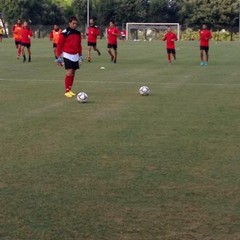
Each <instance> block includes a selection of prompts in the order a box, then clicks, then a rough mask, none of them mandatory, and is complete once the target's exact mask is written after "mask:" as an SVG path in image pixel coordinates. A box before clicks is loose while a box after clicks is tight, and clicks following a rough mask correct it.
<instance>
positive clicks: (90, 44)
mask: <svg viewBox="0 0 240 240" xmlns="http://www.w3.org/2000/svg"><path fill="white" fill-rule="evenodd" d="M87 45H88V46H89V47H96V46H97V43H94V42H88V43H87Z"/></svg>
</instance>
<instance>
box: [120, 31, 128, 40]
mask: <svg viewBox="0 0 240 240" xmlns="http://www.w3.org/2000/svg"><path fill="white" fill-rule="evenodd" d="M126 34H127V33H126V29H124V28H123V29H122V31H121V37H122V40H123V42H125V41H126Z"/></svg>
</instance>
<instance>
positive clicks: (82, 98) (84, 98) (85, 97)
mask: <svg viewBox="0 0 240 240" xmlns="http://www.w3.org/2000/svg"><path fill="white" fill-rule="evenodd" d="M77 100H78V102H81V103H85V102H87V101H88V95H87V94H86V93H85V92H80V93H78V95H77Z"/></svg>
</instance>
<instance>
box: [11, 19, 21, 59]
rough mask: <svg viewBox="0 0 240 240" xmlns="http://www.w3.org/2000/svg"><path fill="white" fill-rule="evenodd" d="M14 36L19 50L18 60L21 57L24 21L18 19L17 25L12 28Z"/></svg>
mask: <svg viewBox="0 0 240 240" xmlns="http://www.w3.org/2000/svg"><path fill="white" fill-rule="evenodd" d="M12 34H13V38H14V41H15V46H16V49H17V59H19V57H20V55H21V40H22V21H21V20H20V19H18V20H17V23H16V24H15V25H14V26H13V27H12Z"/></svg>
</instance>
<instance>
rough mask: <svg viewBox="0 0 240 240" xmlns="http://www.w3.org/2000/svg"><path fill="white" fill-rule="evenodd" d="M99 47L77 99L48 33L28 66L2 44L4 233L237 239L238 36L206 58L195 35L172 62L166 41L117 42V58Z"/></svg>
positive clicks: (79, 79) (129, 239)
mask: <svg viewBox="0 0 240 240" xmlns="http://www.w3.org/2000/svg"><path fill="white" fill-rule="evenodd" d="M83 45H84V51H85V50H86V43H85V42H84V44H83ZM99 47H100V49H101V51H102V56H101V57H98V56H97V55H96V54H94V55H93V62H92V63H91V64H90V63H87V62H85V63H84V64H83V65H82V68H81V69H80V70H79V71H78V72H77V76H76V81H75V84H74V89H73V90H74V91H75V92H80V91H86V92H87V93H88V95H89V102H88V103H86V104H79V103H78V102H77V101H76V99H75V98H74V99H66V98H65V97H64V95H63V94H64V82H63V78H64V74H65V73H64V69H62V68H58V67H57V66H56V64H55V63H54V61H53V54H52V48H51V43H50V42H49V41H48V40H33V43H32V52H33V58H32V59H33V61H32V63H30V64H29V63H25V64H23V63H22V62H21V61H17V60H16V59H15V49H14V44H13V41H12V40H11V39H8V40H6V39H4V41H3V42H2V43H1V44H0V85H1V94H0V100H1V109H0V112H1V114H0V120H1V125H0V126H1V129H0V131H1V156H0V157H1V158H0V239H1V240H82V239H83V240H104V239H109V240H135V239H136V240H140V239H142V240H149V239H152V240H155V239H161V240H196V239H200V240H210V239H211V240H238V239H240V238H239V236H240V200H239V199H240V177H239V176H240V168H239V162H240V127H239V123H240V70H239V43H236V42H235V43H223V42H220V43H217V44H215V43H211V48H210V64H209V66H208V67H200V66H199V47H198V42H179V43H177V54H178V60H177V62H174V63H173V64H172V66H169V65H168V63H167V60H166V52H165V46H164V43H162V42H126V43H122V42H120V43H119V62H118V63H117V64H115V65H114V64H112V63H110V60H109V57H108V55H107V53H106V42H105V41H100V42H99ZM84 55H85V57H86V52H85V54H84ZM101 66H104V67H105V68H106V69H105V70H100V67H101ZM142 85H148V86H149V87H150V90H151V94H150V95H149V96H147V97H142V96H140V95H139V93H138V89H139V87H140V86H142Z"/></svg>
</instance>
